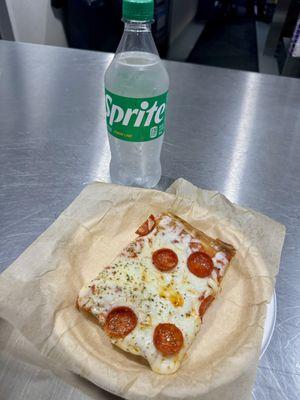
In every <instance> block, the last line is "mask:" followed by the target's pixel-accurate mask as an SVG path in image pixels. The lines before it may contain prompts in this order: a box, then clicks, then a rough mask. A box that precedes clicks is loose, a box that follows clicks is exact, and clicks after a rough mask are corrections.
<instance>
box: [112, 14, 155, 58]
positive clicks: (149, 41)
mask: <svg viewBox="0 0 300 400" xmlns="http://www.w3.org/2000/svg"><path fill="white" fill-rule="evenodd" d="M124 23H125V26H124V33H123V36H122V39H121V41H120V44H119V46H118V49H117V51H116V53H122V52H125V51H143V52H147V53H152V54H156V55H158V52H157V49H156V46H155V43H154V40H153V36H152V32H151V24H152V21H146V22H140V21H127V20H125V21H124Z"/></svg>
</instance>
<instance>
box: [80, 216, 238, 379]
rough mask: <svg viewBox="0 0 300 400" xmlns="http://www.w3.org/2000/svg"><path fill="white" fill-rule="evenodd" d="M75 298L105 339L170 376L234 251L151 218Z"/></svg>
mask: <svg viewBox="0 0 300 400" xmlns="http://www.w3.org/2000/svg"><path fill="white" fill-rule="evenodd" d="M136 233H137V235H138V237H137V238H136V239H135V240H134V241H132V242H131V243H130V244H129V245H128V246H126V247H125V248H124V249H123V251H122V252H121V253H120V254H119V255H118V256H117V257H116V258H115V259H114V261H113V262H112V263H111V264H110V265H108V266H106V267H105V268H104V269H103V270H102V271H101V272H100V273H99V275H98V276H97V277H96V278H95V279H93V280H92V281H91V282H90V283H89V284H88V285H87V286H84V287H83V288H82V289H81V291H80V293H79V296H78V300H77V306H78V309H79V310H82V311H85V312H88V313H90V314H92V315H93V316H94V317H95V318H97V320H98V322H99V324H100V326H101V327H102V328H103V330H104V332H105V333H106V334H107V336H108V337H109V338H110V340H111V342H112V343H113V344H115V345H116V346H118V347H120V348H121V349H123V350H125V351H127V352H130V353H132V354H135V355H140V356H142V357H144V358H146V359H147V360H148V362H149V364H150V367H151V368H152V370H153V371H155V372H157V373H161V374H171V373H174V372H175V371H176V370H177V369H178V368H179V367H180V363H181V361H182V359H183V357H184V355H185V353H186V351H187V349H188V348H189V346H190V345H191V344H192V342H193V341H194V339H195V337H196V335H197V333H198V331H199V329H200V325H201V322H202V319H203V316H204V314H205V312H206V310H207V308H208V306H209V305H210V304H211V302H212V301H213V300H214V299H215V297H216V295H217V293H218V291H219V287H220V283H221V281H222V278H223V276H224V273H225V271H226V269H227V267H228V266H229V263H230V260H231V259H232V257H233V256H234V254H235V249H234V248H233V247H232V246H231V245H229V244H226V243H224V242H222V241H221V240H219V239H212V238H211V237H209V236H207V235H206V234H205V233H203V232H201V231H200V230H198V229H196V228H194V227H192V226H191V225H190V224H188V223H187V222H185V221H184V220H182V219H181V218H179V217H177V216H175V215H173V214H170V213H162V214H160V215H158V216H157V217H154V216H153V215H151V216H150V217H149V218H148V219H147V221H146V222H144V223H143V225H141V226H140V228H139V229H138V230H137V232H136Z"/></svg>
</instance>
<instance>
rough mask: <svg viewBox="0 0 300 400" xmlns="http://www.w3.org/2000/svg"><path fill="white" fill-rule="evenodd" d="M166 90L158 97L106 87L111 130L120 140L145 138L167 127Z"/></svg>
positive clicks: (136, 140)
mask: <svg viewBox="0 0 300 400" xmlns="http://www.w3.org/2000/svg"><path fill="white" fill-rule="evenodd" d="M166 106H167V92H166V93H164V94H162V95H160V96H156V97H148V98H131V97H123V96H118V95H116V94H114V93H111V92H109V91H108V90H105V108H106V122H107V130H108V132H109V133H110V134H111V135H113V136H115V137H117V138H118V139H121V140H127V141H131V142H145V141H149V140H153V139H156V138H158V137H159V136H161V135H163V134H164V131H165V117H166Z"/></svg>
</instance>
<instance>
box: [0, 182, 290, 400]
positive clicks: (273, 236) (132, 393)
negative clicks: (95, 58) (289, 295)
mask: <svg viewBox="0 0 300 400" xmlns="http://www.w3.org/2000/svg"><path fill="white" fill-rule="evenodd" d="M161 211H171V212H174V213H175V214H177V215H179V216H180V217H182V218H184V219H185V220H187V221H188V222H189V223H191V224H192V225H194V226H195V227H196V228H199V229H201V230H203V231H205V232H206V233H207V234H209V235H211V236H212V237H218V238H220V239H221V240H224V241H226V242H228V243H231V244H233V245H234V246H235V248H236V249H237V256H236V257H235V259H234V262H233V265H232V267H231V268H230V269H229V270H228V272H227V274H226V276H225V278H224V280H223V283H222V286H223V289H222V292H221V294H220V295H219V297H218V298H217V300H216V301H215V302H214V303H213V305H212V306H211V308H210V310H209V312H208V313H207V314H206V316H205V322H204V324H203V326H202V328H201V331H200V333H199V335H198V337H197V338H196V340H195V343H194V345H193V346H192V347H191V349H190V350H189V352H188V355H187V357H186V359H185V360H184V362H183V364H182V367H181V369H180V370H179V371H178V372H177V373H176V374H174V375H171V376H161V375H157V374H155V373H153V372H152V371H151V370H150V368H149V367H148V365H147V363H146V362H144V361H143V360H142V359H140V358H138V357H135V356H131V355H130V354H127V353H125V352H122V351H121V350H118V349H116V348H115V347H113V346H112V345H111V344H110V342H109V340H108V339H107V338H106V336H105V335H104V334H103V332H102V331H101V329H100V327H99V326H98V325H97V324H96V323H95V322H94V321H92V320H91V319H89V318H87V317H86V316H84V315H83V314H82V313H79V312H78V311H77V309H76V308H75V306H74V304H75V299H76V296H77V294H78V291H79V290H80V288H81V287H82V285H83V284H84V283H86V282H88V281H89V280H90V279H92V278H93V277H95V275H97V273H98V272H99V271H100V269H101V268H103V267H104V266H105V265H106V264H107V263H109V262H111V261H112V260H113V259H114V257H115V256H116V255H117V254H118V252H119V251H120V250H121V249H122V248H123V247H124V246H125V245H126V244H127V243H128V242H129V241H130V240H132V239H133V238H134V237H135V234H134V231H135V230H136V228H137V226H139V224H140V223H142V222H143V221H144V220H145V219H146V218H147V216H148V215H149V214H150V213H153V214H156V213H159V212H161ZM283 239H284V227H283V226H282V225H280V224H278V223H277V222H275V221H272V220H271V219H269V218H268V217H265V216H262V215H260V214H257V213H255V212H253V211H250V210H247V209H244V208H241V207H238V206H236V205H233V204H232V203H230V202H229V201H228V200H227V199H226V198H225V197H224V196H222V195H220V194H218V193H216V192H211V191H205V190H201V189H198V188H196V187H195V186H193V185H191V184H190V183H188V182H186V181H184V180H182V179H179V180H177V181H176V182H175V183H174V184H173V185H172V186H171V187H170V188H169V190H168V193H163V192H158V191H154V190H145V189H139V188H128V187H124V186H116V185H110V184H105V183H99V182H96V183H93V184H90V185H89V186H87V187H86V188H85V189H84V190H83V192H82V193H81V194H80V195H79V196H78V198H77V199H76V200H75V201H74V202H73V203H72V204H71V205H70V206H69V207H68V208H67V209H66V210H65V211H64V212H63V213H62V215H61V216H60V217H59V218H58V219H57V220H56V221H55V223H54V224H53V225H52V226H51V227H50V228H49V229H48V230H47V231H46V232H44V233H43V234H42V235H41V236H40V237H39V238H38V239H37V240H36V241H35V242H34V243H33V244H32V245H31V246H30V247H29V248H28V249H27V250H26V251H25V252H24V253H23V254H22V255H21V256H20V257H19V258H18V259H17V260H16V261H15V262H14V263H13V264H12V265H11V266H10V267H9V268H8V269H7V270H6V271H5V272H4V273H3V274H2V275H1V277H0V317H2V318H4V319H6V320H7V321H8V322H9V323H10V324H12V325H13V326H14V327H16V328H17V329H19V331H20V332H21V334H22V335H23V336H24V337H25V338H26V340H28V341H29V342H30V343H31V344H32V345H33V346H34V347H35V348H36V349H37V350H38V351H39V353H40V354H41V356H43V359H44V360H45V359H48V360H49V363H51V364H55V365H57V366H58V368H59V369H67V370H68V371H72V372H74V373H76V374H79V375H81V376H83V377H85V378H87V379H89V380H90V381H91V382H93V383H95V384H96V385H98V386H100V387H102V388H104V389H106V390H108V391H111V392H113V393H115V394H118V395H120V396H123V397H125V398H127V399H153V398H157V399H162V400H164V399H201V400H214V399H219V398H220V397H221V398H222V399H223V400H226V399H230V400H234V399H248V398H249V399H250V398H251V388H252V384H253V381H254V378H255V370H256V364H257V361H258V357H259V353H260V345H261V339H262V333H263V325H264V319H265V312H266V303H267V302H268V301H269V300H270V298H271V295H272V290H273V287H274V283H275V277H276V274H277V272H278V267H279V261H280V254H281V249H282V244H283Z"/></svg>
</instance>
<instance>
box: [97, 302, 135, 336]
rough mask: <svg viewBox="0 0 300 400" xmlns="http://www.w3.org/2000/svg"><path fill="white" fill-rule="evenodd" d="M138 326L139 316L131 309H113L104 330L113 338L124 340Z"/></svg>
mask: <svg viewBox="0 0 300 400" xmlns="http://www.w3.org/2000/svg"><path fill="white" fill-rule="evenodd" d="M136 324H137V316H136V315H135V313H134V312H133V311H132V310H131V308H129V307H116V308H113V309H112V310H111V311H110V312H109V314H108V315H107V317H106V320H105V324H104V330H105V332H106V333H107V334H108V335H109V336H111V337H113V338H124V337H125V336H127V335H128V334H129V333H130V332H131V331H133V329H134V328H135V327H136Z"/></svg>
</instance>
